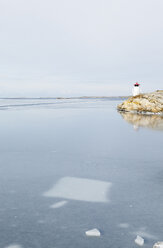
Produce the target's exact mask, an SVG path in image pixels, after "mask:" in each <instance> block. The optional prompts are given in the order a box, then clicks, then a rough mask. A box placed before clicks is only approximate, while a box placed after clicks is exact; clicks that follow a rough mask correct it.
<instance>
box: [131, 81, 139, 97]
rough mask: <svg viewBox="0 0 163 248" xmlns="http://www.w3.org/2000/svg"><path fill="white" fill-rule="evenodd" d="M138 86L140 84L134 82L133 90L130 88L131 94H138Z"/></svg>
mask: <svg viewBox="0 0 163 248" xmlns="http://www.w3.org/2000/svg"><path fill="white" fill-rule="evenodd" d="M139 86H140V84H139V83H138V82H136V83H135V84H134V87H133V90H132V94H133V96H137V95H139V94H140V87H139Z"/></svg>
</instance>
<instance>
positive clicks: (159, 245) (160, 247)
mask: <svg viewBox="0 0 163 248" xmlns="http://www.w3.org/2000/svg"><path fill="white" fill-rule="evenodd" d="M153 248H163V241H162V242H157V243H155V244H154V246H153Z"/></svg>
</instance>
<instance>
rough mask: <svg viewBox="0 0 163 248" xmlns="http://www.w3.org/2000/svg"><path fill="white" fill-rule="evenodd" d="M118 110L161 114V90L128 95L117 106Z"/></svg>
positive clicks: (162, 107)
mask: <svg viewBox="0 0 163 248" xmlns="http://www.w3.org/2000/svg"><path fill="white" fill-rule="evenodd" d="M117 109H118V110H119V111H126V112H136V113H160V114H163V90H158V91H156V92H153V93H148V94H140V95H137V96H132V97H129V98H128V99H127V100H125V101H124V102H123V103H122V104H119V105H118V106H117Z"/></svg>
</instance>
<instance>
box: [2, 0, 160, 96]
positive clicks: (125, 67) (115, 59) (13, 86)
mask: <svg viewBox="0 0 163 248" xmlns="http://www.w3.org/2000/svg"><path fill="white" fill-rule="evenodd" d="M162 13H163V1H162V0H46V1H45V0H14V1H13V0H0V96H71V95H72V96H74V95H75V96H81V95H128V94H129V93H130V92H131V88H132V83H134V82H135V81H139V82H143V83H142V90H143V91H151V90H155V89H161V88H163V87H162V85H163V75H162V67H163V45H162V44H163V15H162Z"/></svg>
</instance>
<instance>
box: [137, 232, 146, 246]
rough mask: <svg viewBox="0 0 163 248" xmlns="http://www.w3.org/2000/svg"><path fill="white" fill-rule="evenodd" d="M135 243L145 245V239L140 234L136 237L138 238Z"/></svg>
mask: <svg viewBox="0 0 163 248" xmlns="http://www.w3.org/2000/svg"><path fill="white" fill-rule="evenodd" d="M135 243H136V244H137V245H140V246H142V245H144V239H143V238H142V237H140V236H139V235H138V236H137V237H136V239H135Z"/></svg>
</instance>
